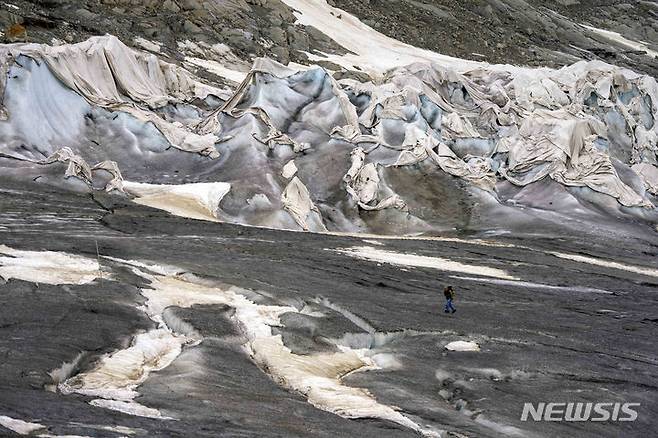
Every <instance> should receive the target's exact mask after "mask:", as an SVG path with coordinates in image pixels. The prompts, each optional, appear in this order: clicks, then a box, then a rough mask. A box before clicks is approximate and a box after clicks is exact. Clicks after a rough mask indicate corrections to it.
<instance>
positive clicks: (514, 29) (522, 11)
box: [0, 0, 658, 76]
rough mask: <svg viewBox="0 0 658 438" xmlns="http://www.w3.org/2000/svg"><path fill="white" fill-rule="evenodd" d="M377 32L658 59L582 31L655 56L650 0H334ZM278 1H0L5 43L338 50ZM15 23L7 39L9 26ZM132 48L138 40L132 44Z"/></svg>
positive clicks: (441, 44)
mask: <svg viewBox="0 0 658 438" xmlns="http://www.w3.org/2000/svg"><path fill="white" fill-rule="evenodd" d="M330 3H331V4H332V5H335V6H337V7H339V8H342V9H344V10H346V11H348V12H350V13H352V14H354V15H355V16H357V17H358V18H360V19H361V20H362V21H363V22H364V23H366V24H368V25H369V26H371V27H373V28H374V29H376V30H378V31H380V32H382V33H384V34H386V35H388V36H391V37H393V38H396V39H399V40H401V41H403V42H406V43H408V44H411V45H414V46H418V47H423V48H427V49H430V50H434V51H436V52H438V53H442V54H445V55H451V56H456V57H460V58H466V59H473V60H477V61H488V62H491V63H504V64H520V65H531V66H549V67H550V66H552V67H558V66H563V65H567V64H571V63H573V62H575V61H577V60H579V59H586V60H593V59H601V60H604V61H606V62H609V63H611V64H617V65H621V66H625V67H629V68H632V69H634V70H635V71H639V72H644V73H648V74H651V75H653V76H656V75H657V74H658V60H656V57H655V56H652V55H651V54H647V52H646V51H643V50H642V49H639V50H638V49H635V48H633V47H629V46H627V45H623V44H619V43H615V42H614V41H611V40H610V38H607V37H603V36H601V35H599V34H597V33H596V32H593V31H592V30H590V29H586V28H584V27H583V26H582V25H583V24H585V25H589V26H592V27H595V28H600V29H605V30H609V31H613V32H618V33H620V34H621V35H622V36H623V37H625V38H627V39H628V40H631V41H635V42H645V43H646V44H647V50H651V49H653V51H656V50H658V46H657V45H656V41H658V7H657V6H656V3H654V2H650V1H636V2H624V1H620V0H617V1H585V0H583V1H578V0H564V1H559V2H553V1H550V2H549V1H542V0H532V1H527V2H526V1H519V0H504V1H494V0H484V1H478V2H461V1H456V0H438V1H435V0H433V1H427V0H334V1H332V2H330ZM295 21H296V18H295V16H294V11H293V10H292V9H291V8H290V7H288V6H286V5H285V4H284V3H282V2H281V1H280V0H227V1H205V2H204V1H198V0H182V1H181V0H166V1H158V0H152V1H130V0H102V1H99V0H80V1H75V2H69V1H57V0H47V1H46V0H41V1H39V0H35V1H14V2H13V3H11V4H9V3H4V4H2V5H0V27H2V28H4V29H5V30H6V31H5V39H6V41H13V40H22V39H24V38H26V39H27V40H28V41H34V42H44V43H51V42H52V40H53V38H55V39H57V40H60V41H63V42H79V41H82V40H85V39H86V38H88V37H89V36H91V35H98V34H104V33H110V34H112V35H116V36H119V37H120V38H121V39H122V40H123V41H124V42H126V43H128V44H135V43H134V39H135V38H144V39H147V40H152V41H157V42H158V43H159V44H160V45H161V50H162V51H163V52H164V53H165V54H168V55H169V56H171V59H172V60H176V59H178V60H180V59H181V58H182V54H181V52H182V50H181V47H180V46H179V44H178V43H179V42H184V41H185V40H190V41H195V42H198V41H202V42H207V43H209V44H216V43H221V44H225V45H226V46H228V47H230V48H231V49H232V50H233V52H234V53H235V54H236V55H237V56H238V57H239V58H240V59H242V60H244V61H246V62H247V63H250V62H251V59H253V58H254V57H257V56H264V55H267V56H269V57H273V58H274V59H277V60H279V61H280V62H283V63H284V64H285V63H288V62H289V61H296V62H300V63H307V62H308V57H307V55H306V53H305V52H311V53H314V52H315V51H321V52H325V53H344V51H345V50H344V49H342V48H341V47H340V46H339V45H338V44H336V43H335V42H333V41H332V40H330V39H329V38H327V37H326V36H325V35H323V34H322V33H321V32H320V31H318V30H317V29H315V28H313V27H311V26H303V25H299V24H295ZM16 23H18V24H20V25H22V26H23V27H24V28H25V29H26V31H27V35H26V36H24V35H23V34H22V33H21V34H19V35H17V36H16V37H12V35H13V34H12V33H11V32H10V31H9V28H10V27H11V26H12V25H13V24H16ZM136 45H138V44H136Z"/></svg>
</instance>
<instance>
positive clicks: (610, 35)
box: [581, 24, 658, 58]
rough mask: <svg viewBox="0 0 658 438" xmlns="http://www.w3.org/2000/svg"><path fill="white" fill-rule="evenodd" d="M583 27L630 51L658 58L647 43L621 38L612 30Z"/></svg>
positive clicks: (657, 53) (657, 54)
mask: <svg viewBox="0 0 658 438" xmlns="http://www.w3.org/2000/svg"><path fill="white" fill-rule="evenodd" d="M581 26H582V27H584V28H585V29H589V30H591V31H592V32H594V33H597V34H598V35H601V36H602V37H604V38H606V39H608V40H610V41H614V42H616V43H619V44H621V45H623V46H626V47H628V48H629V49H633V50H640V51H644V52H646V53H647V55H648V56H650V57H652V58H655V57H658V52H656V51H655V50H651V49H650V48H649V47H647V43H645V42H642V41H633V40H629V39H627V38H624V37H623V36H621V35H620V34H619V33H618V32H612V31H610V30H605V29H599V28H596V27H593V26H588V25H586V24H581Z"/></svg>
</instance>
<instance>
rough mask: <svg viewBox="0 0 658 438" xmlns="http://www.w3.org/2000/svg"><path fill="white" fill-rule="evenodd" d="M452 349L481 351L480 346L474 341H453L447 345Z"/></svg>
mask: <svg viewBox="0 0 658 438" xmlns="http://www.w3.org/2000/svg"><path fill="white" fill-rule="evenodd" d="M445 349H446V350H450V351H480V346H479V345H478V344H477V343H475V342H473V341H453V342H450V343H448V344H447V345H446V346H445Z"/></svg>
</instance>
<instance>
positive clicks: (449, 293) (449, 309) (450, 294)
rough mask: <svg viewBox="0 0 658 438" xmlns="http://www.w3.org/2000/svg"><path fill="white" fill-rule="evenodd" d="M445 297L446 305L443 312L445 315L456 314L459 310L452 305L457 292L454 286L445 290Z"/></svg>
mask: <svg viewBox="0 0 658 438" xmlns="http://www.w3.org/2000/svg"><path fill="white" fill-rule="evenodd" d="M443 295H445V297H446V305H445V306H444V307H443V311H444V312H445V313H455V312H456V311H457V309H455V306H453V304H452V301H453V300H454V299H455V291H454V290H453V288H452V286H447V287H446V288H445V289H443Z"/></svg>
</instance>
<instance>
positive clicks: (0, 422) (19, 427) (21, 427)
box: [0, 415, 46, 435]
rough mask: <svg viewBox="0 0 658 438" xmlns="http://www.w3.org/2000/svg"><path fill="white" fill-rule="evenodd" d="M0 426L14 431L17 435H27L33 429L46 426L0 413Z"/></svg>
mask: <svg viewBox="0 0 658 438" xmlns="http://www.w3.org/2000/svg"><path fill="white" fill-rule="evenodd" d="M0 426H3V427H5V428H7V429H9V430H11V431H13V432H16V433H17V434H19V435H29V434H31V433H32V432H34V431H37V430H40V429H45V428H46V426H44V425H42V424H39V423H30V422H27V421H23V420H18V419H16V418H11V417H8V416H6V415H0Z"/></svg>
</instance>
